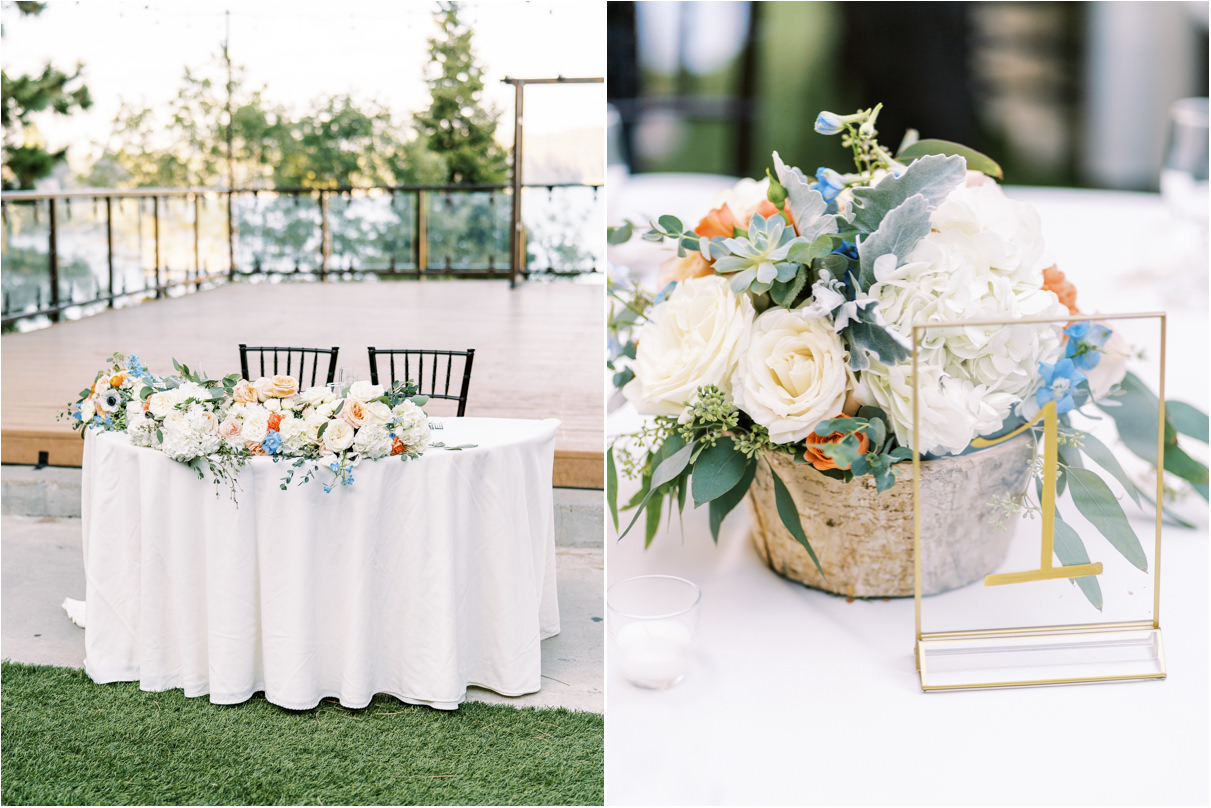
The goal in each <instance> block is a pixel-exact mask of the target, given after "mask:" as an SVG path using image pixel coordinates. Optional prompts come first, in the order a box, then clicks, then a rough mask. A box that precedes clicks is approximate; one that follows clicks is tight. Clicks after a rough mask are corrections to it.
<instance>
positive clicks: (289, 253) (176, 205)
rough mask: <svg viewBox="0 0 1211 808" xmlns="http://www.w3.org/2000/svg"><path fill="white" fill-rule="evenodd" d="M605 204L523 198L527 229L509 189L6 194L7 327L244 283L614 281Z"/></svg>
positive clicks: (577, 194)
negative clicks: (606, 267)
mask: <svg viewBox="0 0 1211 808" xmlns="http://www.w3.org/2000/svg"><path fill="white" fill-rule="evenodd" d="M600 191H601V187H600V186H599V185H578V184H555V185H527V186H523V187H522V199H521V202H522V204H521V205H520V207H521V209H522V211H523V227H522V228H519V229H515V228H513V227H512V221H511V216H512V209H513V200H512V195H513V189H512V186H509V185H482V186H416V185H413V186H398V187H374V188H330V189H322V190H320V189H303V188H297V189H275V190H251V189H236V190H229V189H212V188H146V189H133V190H113V189H99V190H98V189H89V190H81V191H62V192H54V193H42V192H11V193H10V192H5V193H4V194H3V196H2V197H0V200H2V203H3V241H2V243H0V246H2V252H3V264H4V273H3V304H2V305H3V323H4V325H5V326H10V327H11V326H12V325H13V324H15V323H17V322H18V321H23V320H25V321H34V320H37V319H38V318H44V321H45V322H51V323H54V322H58V321H59V320H60V319H62V318H63V317H65V316H66V317H75V316H84V315H87V314H90V313H95V312H97V311H101V310H104V309H106V308H114V307H117V306H120V305H126V304H128V303H132V302H140V301H142V300H145V299H149V298H160V297H166V296H173V295H178V294H184V293H186V292H189V291H195V290H197V289H200V288H208V287H210V286H213V285H216V284H220V283H225V282H231V281H235V280H240V279H249V280H255V279H262V278H263V279H271V280H275V281H283V280H295V279H298V280H317V281H321V282H322V281H329V280H355V279H362V278H365V277H367V276H375V277H379V278H413V279H423V278H428V277H443V278H501V279H503V278H507V279H509V280H510V282H511V284H516V282H517V281H519V280H523V279H527V278H537V277H567V276H583V275H586V274H595V273H602V272H603V267H602V266H600V265H599V261H600V260H601V257H600V256H601V255H602V254H603V253H604V242H603V239H604V236H603V235H602V234H603V233H604V226H603V224H602V222H603V221H604V215H603V213H602V210H603V208H604V205H603V202H604V200H603V199H602V198H601V193H600ZM514 233H517V235H516V236H514ZM515 238H516V239H520V243H515V241H514V239H515ZM599 242H601V243H599ZM517 256H520V259H518V258H517Z"/></svg>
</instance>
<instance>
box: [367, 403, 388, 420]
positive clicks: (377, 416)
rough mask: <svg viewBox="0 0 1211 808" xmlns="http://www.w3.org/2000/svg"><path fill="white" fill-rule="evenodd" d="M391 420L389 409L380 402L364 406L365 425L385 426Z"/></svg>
mask: <svg viewBox="0 0 1211 808" xmlns="http://www.w3.org/2000/svg"><path fill="white" fill-rule="evenodd" d="M390 420H391V408H390V407H388V406H387V405H386V404H384V403H383V402H381V401H371V402H369V403H367V404H366V423H368V424H385V423H387V422H388V421H390Z"/></svg>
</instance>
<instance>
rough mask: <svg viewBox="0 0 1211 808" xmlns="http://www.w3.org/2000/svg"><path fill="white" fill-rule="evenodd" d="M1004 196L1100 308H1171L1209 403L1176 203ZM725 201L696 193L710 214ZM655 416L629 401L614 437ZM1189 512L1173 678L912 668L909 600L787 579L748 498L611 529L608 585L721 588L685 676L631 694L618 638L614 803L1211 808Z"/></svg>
mask: <svg viewBox="0 0 1211 808" xmlns="http://www.w3.org/2000/svg"><path fill="white" fill-rule="evenodd" d="M645 190H649V191H651V194H652V195H653V196H654V197H658V198H661V199H664V200H666V201H667V200H668V199H669V198H671V196H672V195H675V190H674V189H671V188H668V187H663V188H659V189H658V188H650V189H645ZM1008 193H1009V194H1010V196H1011V197H1013V198H1016V199H1021V200H1023V201H1027V202H1030V203H1031V204H1033V205H1034V206H1035V207H1036V209H1037V210H1038V211H1039V213H1040V215H1041V218H1042V223H1043V229H1044V234H1045V237H1046V239H1047V242H1048V246H1049V249H1050V250H1051V252H1052V254H1053V257H1054V258H1055V260H1057V261H1058V263H1059V266H1060V268H1061V269H1062V270H1063V271H1064V272H1065V273H1067V274H1068V277H1069V279H1070V280H1072V281H1073V282H1074V283H1075V284H1076V287H1077V289H1078V290H1079V293H1080V294H1079V298H1078V302H1079V304H1080V305H1081V307H1082V310H1084V311H1102V312H1107V313H1111V312H1117V313H1126V312H1131V311H1160V310H1167V311H1168V313H1169V317H1168V362H1167V365H1168V368H1167V370H1168V372H1167V375H1166V386H1167V392H1168V394H1169V396H1170V397H1172V398H1177V399H1183V400H1186V401H1189V402H1191V403H1193V404H1195V405H1197V406H1199V407H1200V408H1202V409H1206V408H1207V406H1208V398H1209V396H1208V389H1207V387H1208V373H1207V370H1208V365H1207V346H1208V317H1207V275H1206V273H1207V268H1206V265H1205V260H1203V262H1202V266H1192V267H1186V268H1185V269H1182V268H1179V267H1175V263H1174V262H1175V257H1174V255H1173V253H1174V252H1175V250H1174V249H1173V247H1172V246H1171V245H1170V244H1169V243H1167V235H1166V234H1168V233H1172V229H1173V226H1172V223H1171V222H1170V220H1169V218H1168V215H1167V213H1166V211H1165V210H1164V208H1163V206H1162V204H1161V201H1160V198H1159V197H1158V196H1157V195H1155V194H1132V193H1109V192H1096V191H1068V190H1057V189H1041V188H1009V189H1008ZM709 202H710V198H709V196H707V195H702V194H700V195H699V200H698V204H699V208H700V209H701V211H702V212H703V213H705V211H706V208H705V205H707V204H709ZM691 207H693V206H692V205H689V204H688V203H687V201H686V200H682V201H681V202H680V207H679V209H683V210H684V209H687V208H691ZM687 221H688V219H687ZM635 249H638V247H636V248H635ZM612 257H613V256H612ZM626 259H627V261H628V262H630V265H631V266H632V268H633V269H636V270H639V271H641V272H653V271H654V269H655V266H656V265H657V264H658V263H659V256H658V255H656V254H654V255H653V257H652V258H651V259H647V258H643V257H638V256H635V255H634V254H631V255H628V256H626ZM1153 359H1154V360H1155V357H1153ZM638 423H639V418H638V416H636V415H635V413H634V410H633V409H632V408H631V407H630V406H629V405H625V406H623V407H621V408H620V409H619V410H618V411H616V412H614V413H613V414H612V415H611V417H610V420H609V422H608V424H607V430H608V432H609V433H611V434H619V433H622V432H629V431H632V430H633V429H634V428H635V427H636V426H637V425H638ZM1183 442H1184V443H1188V444H1189V445H1190V446H1191V450H1192V452H1193V453H1196V454H1198V455H1199V456H1200V457H1205V447H1203V446H1202V445H1200V444H1197V443H1195V442H1193V441H1183ZM633 490H634V489H633V486H631V487H625V486H624V488H623V490H622V491H621V493H620V501H625V499H626V498H628V497H629V496H630V494H631V492H632V491H633ZM1175 510H1177V511H1178V512H1180V513H1181V514H1182V515H1183V516H1184V517H1186V518H1187V519H1190V520H1191V521H1193V522H1194V523H1195V524H1196V525H1197V529H1196V530H1183V529H1179V528H1171V527H1166V528H1165V529H1164V532H1163V538H1162V546H1163V556H1162V559H1161V567H1162V574H1161V589H1162V607H1161V627H1162V630H1163V632H1164V638H1165V652H1166V658H1167V663H1168V672H1169V675H1168V678H1167V679H1166V680H1164V681H1162V682H1128V683H1115V684H1099V685H1096V686H1063V687H1051V688H1033V689H1019V690H1014V689H1008V690H988V691H967V692H954V693H931V694H925V693H922V692H921V689H920V680H919V678H918V675H917V672H916V669H915V665H914V662H913V631H914V611H913V601H912V599H911V598H909V599H902V600H893V601H869V602H865V601H856V602H852V603H850V602H846V600H845V599H844V598H839V597H836V596H832V595H828V594H825V593H822V592H819V591H815V590H811V589H808V588H806V587H803V586H801V585H799V584H797V583H793V582H791V581H788V580H785V579H783V578H780V577H779V576H778V575H776V574H775V573H773V572H772V571H771V570H769V568H768V567H766V566H765V564H764V563H763V562H762V561H761V559H760V557H759V556H758V555H757V553H756V551H755V550H754V549H753V547H752V544H751V542H750V541H749V540H748V536H747V533H748V526H749V516H748V514H747V512H746V509H745V507H744V506H741V507H739V508H737V510H736V511H734V512H733V514H732V515H731V516H729V517H728V519H727V520H726V521H725V522H724V525H723V529H722V531H721V534H720V538H719V544H718V546H715V545H714V544H713V543H712V541H711V537H710V532H709V528H708V522H707V518H706V513H705V511H706V509H705V508H702V509H699V510H697V511H695V510H693V509H692V507H687V509H686V514H685V520H684V527H682V525H680V524H679V523H678V520H677V519H676V518H675V517H674V518H673V519H672V520H671V521H670V522H669V523H668V524H667V525H666V526H665V527H664V528H663V529H662V530H661V532H660V533H659V534H658V535H657V536H656V538H655V541H654V542H653V544H652V546H651V548H650V549H648V550H646V551H645V550H644V548H643V535H642V525H638V526H637V527H636V528H635V530H634V531H633V532H632V533H631V534H629V535H627V537H626V538H624V539H622V540H621V541H617V542H616V541H614V539H613V533H612V531H611V534H610V536H609V537H608V538H607V543H606V544H607V547H608V559H607V578H608V583H612V582H615V581H619V580H622V579H624V578H627V577H629V576H632V575H641V574H653V573H664V574H671V575H680V576H683V577H686V578H689V579H691V580H693V581H694V582H696V583H697V584H698V585H699V586H700V587H701V588H702V591H703V595H702V607H701V608H702V615H701V623H700V638H699V645H698V650H697V656H696V659H695V666H694V668H693V669H692V670H691V672H690V674H689V675H688V676H687V677H686V679H685V681H684V682H683V683H682V684H681V685H679V686H677V687H676V688H673V689H672V690H669V691H663V692H650V691H643V690H639V689H637V688H633V687H630V686H628V685H627V684H626V682H625V681H624V680H623V679H622V677H621V675H620V674H619V672H618V671H617V669H616V666H615V664H614V660H613V654H612V653H611V651H612V649H610V648H607V661H608V662H609V670H608V672H607V687H608V689H609V708H608V709H609V726H610V732H609V734H608V737H607V749H606V754H607V757H608V759H609V761H610V765H609V767H608V769H607V772H606V793H607V796H608V799H609V801H610V803H611V804H614V805H627V804H750V805H752V804H799V805H862V804H886V805H974V804H985V805H988V804H993V805H1015V804H1048V805H1062V804H1078V805H1168V804H1203V805H1205V804H1207V800H1208V776H1207V765H1206V761H1207V757H1208V751H1209V749H1208V738H1209V735H1208V631H1209V630H1208V588H1207V571H1208V536H1207V528H1208V514H1207V507H1206V504H1205V503H1204V502H1203V501H1202V500H1201V499H1199V498H1197V497H1192V498H1191V499H1188V500H1187V501H1185V502H1183V503H1181V504H1180V506H1178V507H1177V508H1175ZM630 513H631V512H629V511H628V512H626V515H627V521H629V517H630ZM1141 529H1142V530H1144V531H1145V532H1146V531H1147V529H1148V525H1145V526H1144V527H1143V528H1141Z"/></svg>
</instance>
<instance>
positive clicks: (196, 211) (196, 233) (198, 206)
mask: <svg viewBox="0 0 1211 808" xmlns="http://www.w3.org/2000/svg"><path fill="white" fill-rule="evenodd" d="M201 223H202V201H201V194H196V193H195V194H194V195H193V277H194V282H193V290H194V291H195V292H196V291H198V287H200V286H201V285H202V284H201V281H200V280H198V279H199V278H201V277H202V224H201Z"/></svg>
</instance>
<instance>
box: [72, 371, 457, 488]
mask: <svg viewBox="0 0 1211 808" xmlns="http://www.w3.org/2000/svg"><path fill="white" fill-rule="evenodd" d="M173 366H174V368H175V369H176V371H177V374H176V375H170V376H157V375H155V374H153V373H151V372H150V371H149V370H148V369H147V367H146V366H145V365H144V364H143V363H142V362H141V361H140V360H139V358H138V357H137V356H130V357H129V358H128V357H126V356H125V355H123V354H114V355H113V357H112V359H111V362H110V365H109V366H108V367H107V368H105V369H103V370H101V371H99V372H98V373H97V376H96V379H95V380H94V381H93V383H92V385H90V386H89V387H88V388H86V389H84V390H81V391H80V398H79V400H78V401H77V402H75V403H74V404H72V405H70V406H69V408H68V411H67V412H66V413H64V415H65V416H66V417H68V418H70V420H71V421H72V425H73V428H76V429H80V430H81V431H83V430H85V429H101V430H107V431H117V432H125V433H126V434H127V435H128V436H129V438H130V442H131V444H133V445H135V446H141V447H146V448H149V449H154V450H157V451H161V452H163V453H164V454H166V455H168V456H169V457H171V458H172V459H173V460H176V461H178V462H181V463H184V464H186V465H189V466H191V467H192V468H193V469H194V470H195V471H197V473H198V476H199V477H203V476H205V471H206V470H207V469H209V470H210V472H211V474H212V476H213V477H214V481H215V483H216V484H217V483H218V482H219V481H220V480H226V481H227V482H228V483H229V484H230V485H231V487H232V490H233V492H234V489H235V478H236V474H237V473H238V471H239V468H240V467H241V466H243V465H244V463H246V462H247V461H248V459H249V458H251V457H259V456H269V457H272V458H273V460H274V461H277V462H285V463H287V464H288V465H289V467H290V468H289V470H288V471H287V472H286V475H285V476H284V478H283V480H282V486H281V487H282V488H283V489H285V488H286V487H287V485H288V484H289V483H291V482H292V481H295V475H296V473H298V479H297V482H300V483H305V482H308V481H310V480H311V479H313V478H321V479H322V485H323V488H324V491H325V492H330V491H331V490H332V488H333V487H335V486H337V485H351V484H352V483H353V469H354V467H355V466H356V465H357V464H358V463H359V462H360V461H361V460H363V459H368V460H376V459H379V458H383V457H400V458H401V459H403V460H410V459H414V458H417V457H420V456H421V455H422V454H423V453H424V452H425V450H426V449H428V448H429V447H430V446H431V445H433V446H441V445H442V444H434V443H432V441H431V436H430V430H429V420H428V417H427V416H426V415H425V411H424V410H423V409H422V407H423V405H424V404H425V403H426V402H427V400H428V398H427V397H426V396H419V395H416V392H417V387H416V385H415V384H411V383H407V382H399V383H397V384H396V385H395V386H393V387H392V388H391V389H389V390H388V389H385V388H384V387H383V386H382V385H377V384H371V383H370V382H368V381H359V382H354V383H353V384H352V385H350V386H349V387H348V388H347V389H346V390H345V391H344V393H343V395H337V393H336V392H335V391H334V390H333V389H330V388H329V387H326V386H323V387H311V388H308V389H306V390H300V389H299V384H298V380H297V379H295V378H294V377H293V376H281V375H276V376H267V377H262V378H258V379H255V380H248V379H241V378H240V377H239V376H238V375H236V374H231V375H229V376H225V377H223V378H222V379H218V380H216V379H209V378H207V377H206V376H205V374H202V373H199V372H195V371H193V370H190V368H188V367H187V366H185V365H182V364H180V363H178V362H177V361H175V360H174V361H173Z"/></svg>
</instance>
